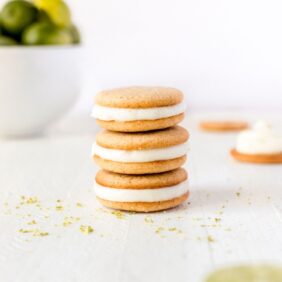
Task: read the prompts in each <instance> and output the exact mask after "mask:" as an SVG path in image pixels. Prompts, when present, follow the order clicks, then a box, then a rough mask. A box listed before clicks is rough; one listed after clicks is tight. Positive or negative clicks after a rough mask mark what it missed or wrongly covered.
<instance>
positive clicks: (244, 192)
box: [0, 114, 282, 282]
mask: <svg viewBox="0 0 282 282" xmlns="http://www.w3.org/2000/svg"><path fill="white" fill-rule="evenodd" d="M261 116H262V115H258V114H253V115H250V116H248V117H250V120H254V119H255V118H257V117H261ZM264 116H265V117H267V118H268V119H269V120H271V121H273V122H274V123H276V124H278V125H279V124H280V125H281V124H282V117H279V116H278V115H277V116H276V117H275V116H274V115H271V116H270V115H264ZM201 117H203V115H199V114H194V115H192V116H190V117H189V118H188V122H185V125H186V126H187V127H188V128H189V130H190V132H191V150H190V153H189V158H188V163H187V168H188V170H189V173H190V185H191V198H190V199H189V203H187V204H185V205H183V206H181V207H179V208H177V209H173V210H169V211H167V212H161V213H153V214H148V215H146V214H128V213H122V214H121V215H119V214H113V213H112V211H111V210H107V209H105V208H103V207H101V206H100V204H99V203H98V202H97V201H96V199H95V195H94V193H93V190H92V184H93V178H94V175H95V171H96V170H97V167H96V165H95V164H94V163H93V162H92V160H91V158H90V151H91V143H92V142H93V141H94V137H95V133H96V132H97V127H96V126H95V125H94V121H93V120H91V119H89V118H78V117H73V118H69V119H67V120H65V121H64V122H61V123H60V124H59V125H57V126H56V127H54V128H53V129H52V130H50V131H49V133H47V134H46V135H45V136H40V137H37V138H35V139H25V140H2V141H0V230H1V232H0V275H1V281H5V282H39V281H40V282H47V281H48V282H51V281H52V282H57V281H58V282H62V281H64V282H77V281H79V282H86V281H95V282H113V281H118V282H121V281H122V282H132V281H135V282H138V281H142V282H143V281H159V282H163V281H164V282H166V281H167V282H168V281H177V282H182V281H183V282H184V281H185V282H187V281H189V282H201V281H202V279H203V277H205V276H206V274H207V273H209V272H210V271H212V270H214V269H215V268H217V267H220V266H224V265H230V264H238V263H245V262H247V263H253V262H273V263H282V236H281V233H282V166H281V165H276V166H274V165H269V166H268V165H248V164H241V163H237V162H235V161H234V160H233V159H232V158H231V157H230V156H229V154H228V151H229V149H230V148H231V147H232V146H233V145H234V142H235V137H236V134H211V133H204V132H201V131H199V130H198V128H197V122H198V120H199V119H200V118H201ZM221 117H222V118H226V115H221ZM22 195H23V196H25V197H37V199H38V201H39V202H38V203H34V204H20V201H21V200H20V196H22ZM57 200H61V202H57ZM78 202H79V203H81V204H82V207H78V206H77V203H78ZM56 206H62V207H63V210H57V209H56ZM67 216H73V217H78V218H79V219H78V220H77V221H76V222H74V223H73V224H70V225H68V226H63V222H64V218H65V217H67ZM32 220H35V221H36V224H34V225H28V223H29V222H31V221H32ZM81 225H90V226H92V227H93V228H94V232H93V233H90V234H88V235H86V234H83V233H82V232H80V226H81ZM20 229H23V230H34V229H38V230H40V231H39V232H48V233H49V235H48V236H39V237H37V236H34V234H35V235H36V234H37V233H21V232H19V230H20Z"/></svg>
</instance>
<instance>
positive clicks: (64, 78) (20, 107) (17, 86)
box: [0, 46, 80, 137]
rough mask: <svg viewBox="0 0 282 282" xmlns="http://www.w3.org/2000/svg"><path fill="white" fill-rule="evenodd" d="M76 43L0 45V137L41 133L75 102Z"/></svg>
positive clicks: (78, 50) (77, 69)
mask: <svg viewBox="0 0 282 282" xmlns="http://www.w3.org/2000/svg"><path fill="white" fill-rule="evenodd" d="M79 53H80V47H79V46H39V47H25V46H19V47H18V46H16V47H0V136H2V137H21V136H28V135H33V134H38V133H40V132H42V131H43V130H44V129H45V128H46V127H47V126H48V125H49V124H50V123H52V122H53V121H55V120H57V119H58V118H59V117H60V116H62V115H63V114H64V113H65V112H66V111H67V110H68V109H69V108H70V107H71V106H72V105H73V104H74V102H75V101H76V98H77V96H78V94H79V91H80V70H79V61H80V60H79Z"/></svg>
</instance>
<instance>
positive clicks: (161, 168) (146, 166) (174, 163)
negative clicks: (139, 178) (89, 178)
mask: <svg viewBox="0 0 282 282" xmlns="http://www.w3.org/2000/svg"><path fill="white" fill-rule="evenodd" d="M94 160H95V161H96V163H97V164H98V165H99V166H100V167H101V168H103V169H105V170H108V171H112V172H116V173H122V174H151V173H160V172H165V171H170V170H174V169H176V168H179V167H181V166H182V165H183V164H184V163H185V161H186V156H183V157H179V158H176V159H171V160H165V161H154V162H146V163H121V162H114V161H109V160H105V159H102V158H100V157H98V156H97V155H95V156H94Z"/></svg>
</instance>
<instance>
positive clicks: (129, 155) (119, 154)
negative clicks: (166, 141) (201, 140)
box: [92, 141, 189, 163]
mask: <svg viewBox="0 0 282 282" xmlns="http://www.w3.org/2000/svg"><path fill="white" fill-rule="evenodd" d="M188 149H189V144H188V141H187V142H185V143H182V144H179V145H175V146H170V147H164V148H156V149H147V150H132V151H130V150H118V149H109V148H104V147H102V146H99V145H98V144H97V143H94V144H93V146H92V156H94V155H97V156H99V157H100V158H102V159H105V160H110V161H114V162H124V163H144V162H153V161H162V160H171V159H175V158H179V157H182V156H184V155H186V153H187V151H188Z"/></svg>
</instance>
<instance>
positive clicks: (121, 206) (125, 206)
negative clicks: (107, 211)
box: [97, 192, 189, 212]
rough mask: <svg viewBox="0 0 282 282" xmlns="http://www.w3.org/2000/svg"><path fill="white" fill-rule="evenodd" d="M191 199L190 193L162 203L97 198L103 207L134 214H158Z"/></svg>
mask: <svg viewBox="0 0 282 282" xmlns="http://www.w3.org/2000/svg"><path fill="white" fill-rule="evenodd" d="M188 197H189V192H187V193H185V194H184V195H182V196H180V197H178V198H174V199H171V200H167V201H161V202H152V203H150V202H133V203H129V202H112V201H108V200H104V199H101V198H99V197H97V199H98V200H99V201H100V203H101V204H102V205H104V206H105V207H107V208H111V209H116V210H123V211H133V212H156V211H162V210H167V209H171V208H174V207H177V206H179V205H180V204H182V203H183V202H185V201H186V200H187V199H188Z"/></svg>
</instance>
